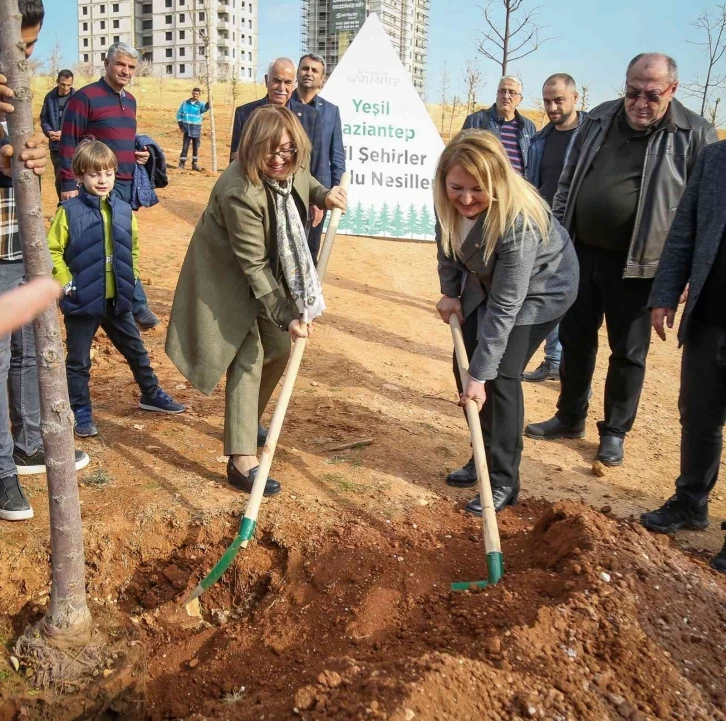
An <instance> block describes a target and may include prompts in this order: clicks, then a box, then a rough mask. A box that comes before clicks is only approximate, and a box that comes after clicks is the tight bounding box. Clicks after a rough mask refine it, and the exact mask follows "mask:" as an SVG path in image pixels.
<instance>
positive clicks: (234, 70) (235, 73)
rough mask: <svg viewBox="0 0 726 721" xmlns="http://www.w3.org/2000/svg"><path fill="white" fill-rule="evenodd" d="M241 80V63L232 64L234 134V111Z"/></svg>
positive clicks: (232, 124)
mask: <svg viewBox="0 0 726 721" xmlns="http://www.w3.org/2000/svg"><path fill="white" fill-rule="evenodd" d="M239 86H240V81H239V65H237V64H236V63H235V64H234V65H233V66H232V75H231V76H230V78H229V92H230V95H231V97H232V115H231V116H230V120H229V133H230V135H231V134H232V131H233V130H234V113H235V111H236V110H237V98H238V97H239V91H240V87H239Z"/></svg>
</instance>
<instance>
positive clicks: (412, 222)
mask: <svg viewBox="0 0 726 721" xmlns="http://www.w3.org/2000/svg"><path fill="white" fill-rule="evenodd" d="M406 226H407V228H406V232H407V233H409V234H410V235H411V237H413V236H414V234H416V233H418V213H417V212H416V206H415V205H414V204H413V203H411V205H409V206H408V215H407V216H406Z"/></svg>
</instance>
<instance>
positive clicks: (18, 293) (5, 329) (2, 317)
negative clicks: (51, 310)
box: [0, 278, 61, 336]
mask: <svg viewBox="0 0 726 721" xmlns="http://www.w3.org/2000/svg"><path fill="white" fill-rule="evenodd" d="M60 294H61V290H60V287H59V286H58V283H56V282H55V281H54V280H52V279H51V278H36V279H35V280H31V281H30V283H26V284H25V285H21V286H20V287H19V288H16V289H15V290H11V291H10V292H8V293H3V294H2V295H0V336H5V335H7V334H8V333H10V332H11V331H12V330H14V329H15V328H20V326H22V325H25V324H26V323H29V322H30V321H31V320H33V318H35V316H36V315H38V314H39V313H40V312H41V311H43V310H45V309H46V308H47V307H48V306H49V305H50V304H51V303H52V302H53V301H54V300H55V299H56V298H58V297H59V296H60Z"/></svg>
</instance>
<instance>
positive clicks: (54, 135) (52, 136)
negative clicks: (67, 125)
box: [48, 130, 61, 143]
mask: <svg viewBox="0 0 726 721" xmlns="http://www.w3.org/2000/svg"><path fill="white" fill-rule="evenodd" d="M60 139H61V131H60V130H51V131H50V132H49V133H48V140H50V141H51V142H53V143H56V142H58V141H59V140H60Z"/></svg>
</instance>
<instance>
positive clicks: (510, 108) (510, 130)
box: [462, 75, 537, 175]
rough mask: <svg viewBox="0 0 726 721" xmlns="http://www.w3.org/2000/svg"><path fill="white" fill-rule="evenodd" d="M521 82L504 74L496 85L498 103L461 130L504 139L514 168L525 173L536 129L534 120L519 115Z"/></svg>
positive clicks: (470, 116) (479, 113) (482, 111)
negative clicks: (489, 132) (487, 131)
mask: <svg viewBox="0 0 726 721" xmlns="http://www.w3.org/2000/svg"><path fill="white" fill-rule="evenodd" d="M523 90H524V88H523V86H522V81H521V80H520V79H519V78H515V77H513V76H511V75H507V76H505V77H503V78H502V79H501V80H500V81H499V86H498V87H497V102H496V103H494V105H492V106H491V107H490V108H489V109H488V110H478V111H477V112H476V113H472V114H471V115H469V116H468V117H467V119H466V120H465V121H464V127H463V128H462V130H467V129H469V128H476V129H480V130H489V131H491V132H492V133H494V135H496V136H497V137H498V138H499V140H501V141H502V145H504V149H505V150H506V151H507V156H508V157H509V161H510V162H511V164H512V167H513V168H514V169H515V170H516V171H517V172H518V173H519V174H520V175H524V174H525V172H526V170H527V155H528V154H529V145H530V142H531V140H532V136H533V135H534V134H535V133H536V132H537V129H536V128H535V126H534V123H533V122H532V121H531V120H530V119H529V118H525V117H524V115H520V114H519V112H518V111H517V106H518V105H519V104H520V103H521V102H522V93H523Z"/></svg>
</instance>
